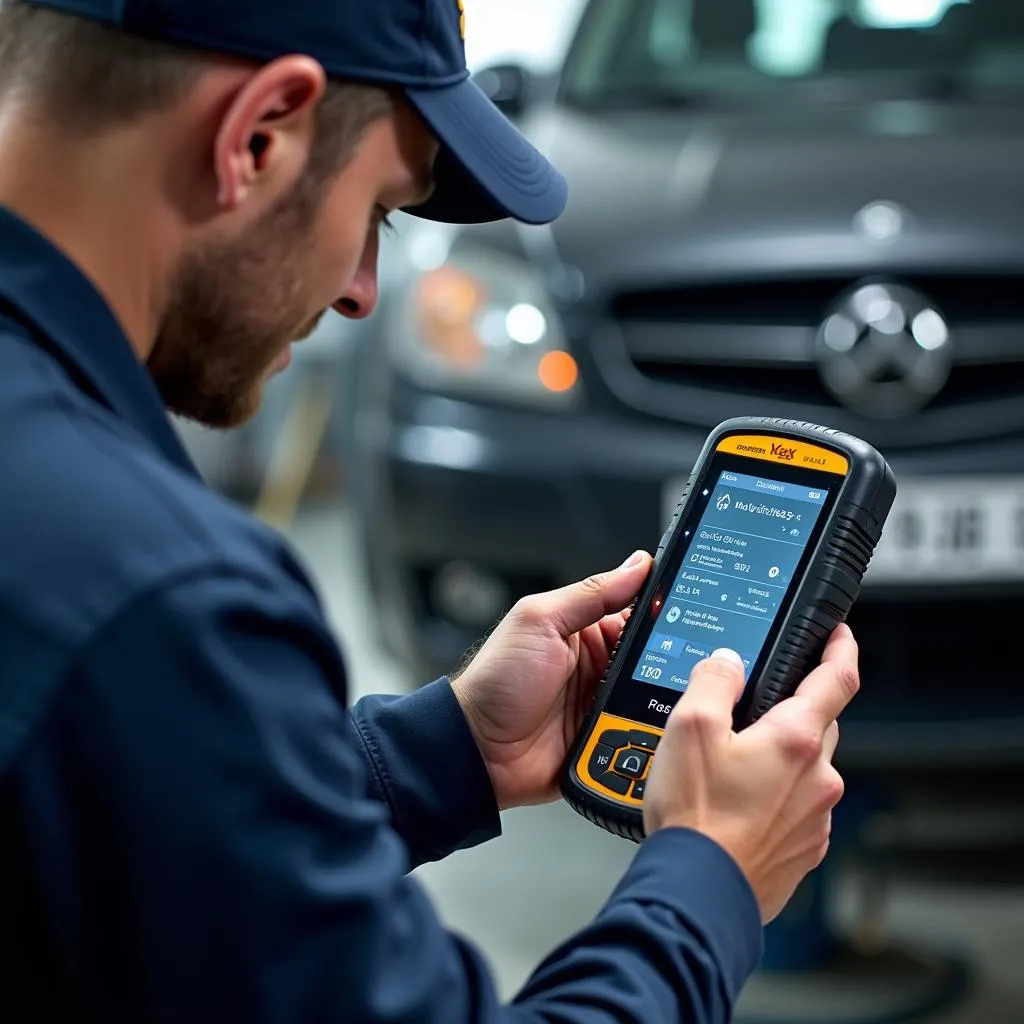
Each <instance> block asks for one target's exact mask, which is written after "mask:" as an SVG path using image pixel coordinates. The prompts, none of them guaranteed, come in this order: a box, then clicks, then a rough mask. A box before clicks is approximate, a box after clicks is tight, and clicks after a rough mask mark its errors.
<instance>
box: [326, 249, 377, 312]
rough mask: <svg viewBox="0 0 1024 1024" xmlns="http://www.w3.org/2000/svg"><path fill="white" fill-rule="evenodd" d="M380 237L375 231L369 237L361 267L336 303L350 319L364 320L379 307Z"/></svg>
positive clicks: (340, 310)
mask: <svg viewBox="0 0 1024 1024" xmlns="http://www.w3.org/2000/svg"><path fill="white" fill-rule="evenodd" d="M379 251H380V239H379V238H378V236H377V233H376V232H374V233H373V234H372V235H371V236H370V238H368V239H367V242H366V248H365V249H363V256H362V259H361V260H360V261H359V268H358V269H357V270H356V273H355V276H354V277H353V278H352V281H351V283H350V284H349V286H348V288H346V289H345V294H344V295H343V296H342V297H341V298H340V299H339V300H338V301H337V302H336V303H335V304H334V308H335V310H336V311H337V312H338V313H340V314H341V315H342V316H346V317H348V318H349V319H350V320H363V319H365V318H366V317H368V316H369V315H370V314H371V313H372V312H373V311H374V309H376V308H377V298H378V294H379V293H378V290H377V256H378V253H379Z"/></svg>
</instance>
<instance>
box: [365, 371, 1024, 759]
mask: <svg viewBox="0 0 1024 1024" xmlns="http://www.w3.org/2000/svg"><path fill="white" fill-rule="evenodd" d="M376 436H377V438H378V441H377V443H376V444H375V445H371V446H370V450H369V456H370V462H371V463H372V466H373V474H374V476H375V479H376V481H377V487H376V488H375V500H374V502H372V503H371V505H370V512H369V516H370V519H371V520H372V521H371V522H369V523H368V527H367V528H368V535H369V537H370V542H371V543H373V542H374V536H376V540H377V542H378V543H379V545H380V549H381V556H382V557H383V558H386V559H387V561H388V562H389V563H390V567H391V569H392V570H393V571H391V572H389V573H388V574H386V575H387V579H388V580H389V581H390V583H389V584H386V586H388V587H389V591H390V592H389V594H388V595H387V598H388V599H389V600H391V601H394V602H397V603H398V604H400V605H401V606H402V614H403V618H404V619H405V621H406V623H407V626H408V630H409V632H410V634H411V643H412V649H413V651H414V656H415V658H416V660H417V661H418V662H419V664H420V665H422V666H424V667H426V668H427V670H431V671H432V670H436V669H440V670H446V669H447V668H450V667H452V666H453V665H454V664H455V663H457V661H458V659H459V657H460V656H461V654H462V652H463V651H465V650H466V648H467V647H470V646H471V645H472V644H473V643H475V642H476V641H477V639H478V638H479V636H480V635H482V634H483V633H484V632H486V628H487V625H486V624H484V623H483V622H481V623H479V624H477V625H475V626H474V625H467V624H466V623H458V622H453V621H452V617H451V616H449V615H446V614H445V610H444V609H443V608H439V606H438V600H437V597H436V590H437V588H436V586H435V585H434V584H435V583H436V580H437V577H438V574H439V573H440V572H442V571H443V570H444V569H445V567H449V566H452V565H453V564H461V565H464V566H466V565H468V566H471V567H475V568H476V569H477V570H478V571H480V572H481V573H484V574H487V575H489V576H491V577H494V578H497V579H499V580H501V581H502V583H503V585H504V588H505V593H506V594H507V601H506V603H509V602H511V601H514V600H515V599H517V598H518V597H520V596H523V595H525V594H527V593H531V592H535V591H537V590H541V589H547V588H549V587H555V586H559V585H561V584H564V583H568V582H571V581H574V580H578V579H581V578H583V577H585V576H587V575H589V574H591V573H593V572H597V571H601V570H604V569H608V568H611V567H614V566H615V565H617V564H618V563H619V562H621V561H622V559H623V558H624V557H625V556H627V555H628V554H629V553H630V552H631V551H633V550H635V549H636V548H640V547H643V548H646V549H648V550H650V549H652V547H653V546H656V544H657V543H658V538H659V537H660V535H661V533H662V531H663V529H664V523H663V504H664V489H665V486H666V483H667V482H668V481H671V480H673V479H676V478H678V477H679V476H680V475H683V476H685V475H686V474H687V473H688V472H689V471H690V469H691V467H692V464H693V462H694V460H695V459H696V457H697V455H698V453H699V451H700V449H701V446H702V444H703V442H704V435H703V434H700V433H698V432H696V431H693V432H688V431H686V430H684V429H680V428H678V427H675V426H672V427H665V426H662V425H660V424H657V423H653V422H652V423H649V424H647V423H642V422H636V421H624V420H620V419H617V418H612V417H609V416H607V415H602V414H599V413H594V412H588V411H586V410H577V411H576V412H574V413H573V414H572V415H571V416H557V415H541V414H540V413H537V412H535V411H530V412H522V411H518V410H511V409H497V408H489V407H485V406H479V405H475V404H473V403H469V402H461V401H453V400H449V399H441V398H437V397H436V396H423V395H420V394H418V393H417V392H415V391H414V390H412V389H400V390H399V391H398V392H396V394H395V395H394V399H393V403H392V407H391V411H390V413H389V416H388V420H387V424H386V428H385V429H379V430H378V431H377V432H376ZM993 458H994V461H993ZM891 461H892V464H893V467H894V469H895V470H896V473H897V476H899V475H900V474H901V473H904V472H905V473H907V474H908V475H910V474H913V475H915V476H921V475H936V474H943V473H961V472H964V471H965V470H966V468H967V467H968V466H970V465H971V453H970V452H969V451H967V450H962V451H961V450H957V451H953V450H947V451H939V450H933V451H930V452H929V453H928V454H927V456H926V457H925V456H923V455H918V456H916V457H914V458H909V457H908V458H903V459H901V458H899V457H898V456H897V457H893V458H892V459H891ZM975 464H976V462H975ZM1022 464H1024V442H1022V443H1021V445H1019V446H1013V445H1009V446H1006V447H1005V448H1004V449H1003V450H1002V452H1001V453H999V452H997V453H995V456H993V452H992V451H989V453H988V463H987V464H986V467H985V468H986V472H989V473H998V472H1004V473H1007V474H1009V473H1015V472H1019V471H1020V468H1021V466H1022ZM1022 612H1024V585H1021V584H1020V583H1001V584H998V585H995V584H992V585H976V586H972V587H966V586H957V587H949V588H946V587H936V586H934V585H933V586H930V587H927V588H925V587H917V588H915V587H910V586H898V585H891V584H889V585H874V586H871V585H866V586H865V588H864V590H863V592H862V596H861V599H860V601H859V602H858V604H857V606H856V608H855V609H854V613H853V615H852V616H851V625H853V627H854V629H855V631H856V634H857V637H858V640H859V642H860V646H861V669H862V680H863V685H862V690H861V693H860V695H859V696H858V697H857V699H856V700H855V702H854V704H853V705H852V707H851V709H850V711H849V713H848V714H847V715H846V716H844V725H843V740H842V744H841V760H842V761H843V762H844V764H845V765H846V766H847V767H848V768H851V769H852V768H856V769H858V770H864V771H870V772H883V773H884V772H899V773H901V774H903V775H906V776H908V777H909V775H911V774H912V773H913V772H915V771H917V770H919V769H926V770H928V771H929V772H931V771H935V770H938V771H948V772H949V773H951V775H952V774H955V773H958V772H961V771H963V770H964V769H965V768H966V767H970V768H971V769H972V770H973V771H981V770H985V771H989V770H991V771H995V772H999V771H1005V770H1008V769H1011V768H1012V769H1013V770H1015V771H1016V770H1018V769H1019V770H1020V771H1021V773H1022V778H1024V687H1022V686H1021V679H1020V676H1021V673H1020V669H1019V666H1018V658H1017V656H1016V654H1015V637H1016V633H1017V630H1018V629H1019V627H1018V625H1017V623H1018V620H1019V619H1020V617H1021V614H1022ZM490 621H493V619H492V620H490Z"/></svg>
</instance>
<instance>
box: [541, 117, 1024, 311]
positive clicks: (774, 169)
mask: <svg viewBox="0 0 1024 1024" xmlns="http://www.w3.org/2000/svg"><path fill="white" fill-rule="evenodd" d="M527 131H528V133H529V134H530V135H531V136H532V137H533V138H534V140H535V141H536V142H537V144H538V145H539V146H540V147H541V148H542V149H543V150H544V151H545V152H546V153H547V154H548V155H549V156H550V157H551V159H552V161H553V162H554V163H555V164H556V166H558V167H559V168H560V169H561V170H562V171H563V172H564V173H565V174H566V176H567V177H568V179H569V182H570V197H571V198H570V204H569V208H568V210H567V211H566V213H565V214H564V215H563V217H562V218H561V219H560V220H559V221H558V222H557V223H556V224H555V225H554V226H553V227H552V228H551V229H550V230H551V231H552V232H553V240H554V242H555V247H556V248H557V251H558V253H559V255H560V257H561V259H562V261H563V262H565V263H567V264H569V265H571V266H574V267H576V268H578V269H579V270H580V271H582V273H583V276H584V278H585V280H586V281H587V284H588V291H590V292H591V293H592V294H593V292H594V291H595V290H596V291H597V292H599V293H600V292H603V291H605V290H606V289H607V288H609V287H612V286H615V287H628V286H629V283H630V282H631V281H636V282H638V283H642V285H643V286H644V287H651V286H655V285H656V284H657V283H658V282H659V281H660V280H665V281H666V282H671V281H672V280H679V279H680V278H681V277H685V278H688V279H689V278H701V277H705V276H714V277H716V278H718V279H721V278H722V277H723V276H730V275H735V276H737V277H749V276H751V275H754V276H764V275H765V274H767V273H770V274H773V275H789V274H800V273H814V274H817V275H821V274H822V273H828V272H830V271H835V272H836V273H857V272H859V271H868V270H870V271H872V272H882V271H890V272H893V271H898V270H900V269H907V268H913V269H915V270H918V271H921V270H927V269H929V268H931V267H935V266H939V265H941V267H942V269H945V270H948V269H950V265H951V262H956V263H959V264H962V265H963V267H964V269H969V268H972V267H979V268H980V267H982V266H986V265H988V266H996V267H999V268H1000V269H1002V270H1005V269H1006V268H1007V266H1008V265H1019V266H1021V267H1022V268H1024V203H1021V202H1020V190H1021V181H1022V180H1024V112H1022V111H1021V110H1019V109H1014V108H1011V107H1009V106H1000V105H995V104H991V105H988V106H985V105H975V104H956V105H953V104H940V103H921V102H902V103H878V104H871V105H864V106H861V107H846V108H843V109H836V108H834V107H828V106H822V107H815V108H808V107H807V106H803V107H801V108H797V109H795V110H790V111H783V112H779V111H771V112H768V113H766V112H765V111H764V110H763V109H759V110H757V111H751V112H750V113H748V114H745V113H735V112H729V113H716V114H714V115H700V116H697V115H693V114H690V113H684V114H680V113H679V112H663V111H655V112H644V113H636V112H632V113H629V114H614V115H604V116H600V117H599V116H594V115H584V114H579V113H575V112H572V111H569V110H565V109H559V110H551V111H547V112H544V113H541V114H539V115H538V116H537V117H536V119H535V120H534V121H533V122H532V123H531V124H530V125H529V126H527ZM880 202H881V203H886V204H894V205H895V207H896V208H897V209H898V210H900V211H901V216H900V217H897V218H896V219H894V218H893V217H892V216H889V217H887V218H883V219H882V221H881V222H879V223H876V226H878V227H882V228H888V229H889V231H890V233H891V232H892V229H893V228H898V230H897V231H896V232H895V234H891V236H890V237H883V235H882V233H880V232H875V233H874V234H872V233H871V232H867V233H866V232H865V231H863V230H862V229H861V228H860V227H859V226H858V225H859V224H863V221H859V220H858V213H859V211H862V210H864V209H865V207H868V206H869V205H870V204H875V203H880ZM524 230H526V231H527V232H531V231H545V230H548V229H532V228H531V229H524Z"/></svg>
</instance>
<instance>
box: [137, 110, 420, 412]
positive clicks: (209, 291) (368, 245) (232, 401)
mask: <svg viewBox="0 0 1024 1024" xmlns="http://www.w3.org/2000/svg"><path fill="white" fill-rule="evenodd" d="M436 154H437V144H436V143H435V141H434V140H433V138H432V136H431V135H430V134H429V132H428V131H427V129H426V128H425V126H424V125H423V123H422V122H421V121H420V120H419V119H418V118H417V117H416V116H415V115H414V114H413V112H412V111H411V109H409V108H407V107H405V106H404V105H400V106H398V107H396V109H395V112H394V113H393V114H392V115H391V116H389V117H386V118H382V119H380V120H379V121H376V122H374V123H373V124H372V125H371V126H370V127H369V128H368V129H367V131H366V133H365V135H364V137H363V139H362V142H361V144H360V145H359V147H358V149H357V151H356V154H355V156H354V157H353V158H352V159H351V161H350V162H349V163H348V164H346V166H345V167H344V169H343V170H341V171H339V172H337V173H335V174H334V175H333V176H331V177H329V178H327V179H326V180H319V181H318V180H313V178H312V177H311V176H310V175H309V174H305V175H303V177H301V178H300V180H298V182H297V183H296V184H295V186H294V187H293V188H292V189H291V190H290V191H289V192H288V193H287V194H286V195H285V196H284V197H283V198H282V199H280V200H279V201H277V202H276V203H275V204H274V205H273V207H272V208H270V209H269V210H267V211H266V212H265V213H264V214H263V215H262V216H260V217H259V218H258V219H257V220H256V221H255V222H254V224H253V225H250V226H247V227H246V228H245V229H244V230H242V231H241V232H240V233H237V234H235V235H232V236H230V237H218V238H217V239H216V240H214V241H206V242H204V243H203V244H201V245H197V246H194V247H193V248H191V249H190V250H189V251H187V252H186V253H185V254H184V256H183V257H182V258H181V260H180V261H179V264H178V267H177V271H176V273H175V275H174V278H173V281H172V285H171V292H170V295H169V298H168V302H167V305H166V311H165V315H164V317H163V320H162V323H161V327H160V330H159V332H158V335H157V339H156V344H155V347H154V349H153V352H152V354H151V356H150V358H149V360H148V368H149V371H150V373H151V375H152V376H153V379H154V380H155V382H156V384H157V387H158V388H159V389H160V392H161V394H162V396H163V398H164V402H165V404H166V405H167V408H168V409H169V410H171V411H172V412H174V413H177V414H179V415H181V416H184V417H187V418H189V419H194V420H196V421H198V422H200V423H203V424H205V425H207V426H210V427H216V428H228V427H234V426H238V425H240V424H242V423H244V422H246V421H247V420H249V419H250V418H251V417H252V416H253V415H255V413H256V412H257V410H258V409H259V405H260V401H261V398H262V391H263V387H264V385H265V383H266V382H267V380H268V379H269V378H270V377H271V376H272V375H273V374H274V373H275V372H278V371H280V370H282V369H284V368H285V367H286V366H287V365H288V361H289V358H290V346H291V344H292V343H293V342H296V341H300V340H302V339H303V338H306V337H308V336H309V335H310V334H311V333H312V332H313V331H314V329H315V328H316V326H317V324H318V323H319V322H320V320H321V318H322V317H323V316H324V314H325V313H326V311H327V309H328V308H329V307H331V306H336V308H337V309H338V311H339V312H341V313H342V314H343V315H346V316H349V317H353V318H360V317H364V316H368V315H369V314H370V313H371V312H372V311H373V308H374V306H375V305H376V301H377V254H378V246H379V238H378V232H379V229H380V225H381V221H382V219H383V216H384V215H385V214H386V213H387V212H388V211H390V210H392V209H396V208H399V207H401V206H406V205H410V204H411V203H412V202H414V201H418V200H419V199H421V198H422V197H423V194H424V191H425V188H424V186H425V185H426V184H427V182H428V181H429V172H430V168H431V167H432V165H433V162H434V159H435V157H436Z"/></svg>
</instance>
